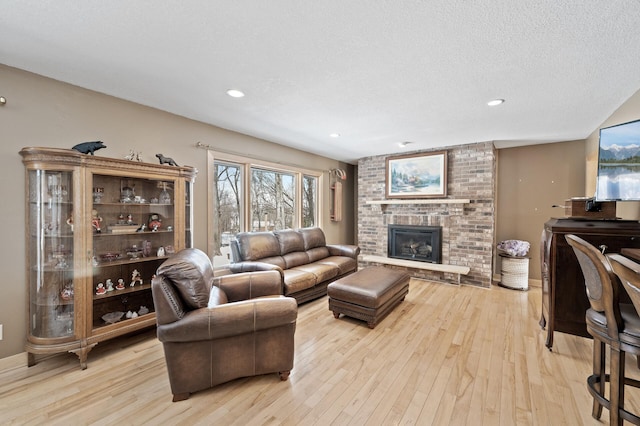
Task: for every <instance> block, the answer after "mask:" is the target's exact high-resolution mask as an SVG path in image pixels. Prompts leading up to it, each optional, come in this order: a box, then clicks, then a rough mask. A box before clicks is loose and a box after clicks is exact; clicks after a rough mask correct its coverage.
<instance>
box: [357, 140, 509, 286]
mask: <svg viewBox="0 0 640 426" xmlns="http://www.w3.org/2000/svg"><path fill="white" fill-rule="evenodd" d="M444 149H446V151H447V159H448V172H447V174H448V182H447V194H448V195H447V198H448V199H468V200H469V202H468V203H467V202H465V203H438V202H437V200H430V203H429V204H421V203H420V200H417V201H416V202H412V200H402V201H401V202H396V200H386V201H385V202H386V204H371V202H380V201H383V200H385V170H386V168H385V167H386V158H387V156H384V155H383V156H376V157H367V158H363V159H361V160H360V161H359V162H358V245H359V246H360V249H361V253H362V254H363V255H376V256H387V250H388V227H389V225H411V226H426V227H441V229H442V232H441V253H440V256H441V263H442V264H448V265H462V266H469V267H470V268H471V270H470V272H469V274H467V275H463V276H462V277H461V281H462V283H465V284H472V285H477V286H482V287H489V286H491V277H492V265H493V253H494V249H493V247H494V230H495V220H494V219H495V218H494V207H495V201H494V198H495V181H496V177H495V152H494V148H493V143H491V142H482V143H477V144H468V145H460V146H454V147H448V148H444ZM440 150H442V149H438V151H440ZM403 154H404V153H403ZM360 266H361V267H364V266H367V262H362V261H361V265H360ZM394 268H402V267H397V266H394ZM405 269H408V271H409V272H410V273H411V275H412V276H414V277H418V278H425V279H432V280H436V281H453V280H454V278H455V277H454V276H453V275H451V274H448V273H446V272H438V271H429V270H423V269H413V268H405ZM450 275H451V276H450Z"/></svg>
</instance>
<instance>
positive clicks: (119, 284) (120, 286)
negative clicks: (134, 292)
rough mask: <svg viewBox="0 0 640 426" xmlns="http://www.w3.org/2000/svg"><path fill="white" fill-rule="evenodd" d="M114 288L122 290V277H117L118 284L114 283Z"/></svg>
mask: <svg viewBox="0 0 640 426" xmlns="http://www.w3.org/2000/svg"><path fill="white" fill-rule="evenodd" d="M116 290H124V280H123V279H122V278H120V279H118V284H116Z"/></svg>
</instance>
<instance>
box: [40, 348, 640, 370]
mask: <svg viewBox="0 0 640 426" xmlns="http://www.w3.org/2000/svg"><path fill="white" fill-rule="evenodd" d="M638 359H639V360H640V358H638ZM638 362H640V361H638ZM34 365H36V354H34V353H31V352H27V367H33V366H34Z"/></svg>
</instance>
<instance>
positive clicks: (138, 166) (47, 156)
mask: <svg viewBox="0 0 640 426" xmlns="http://www.w3.org/2000/svg"><path fill="white" fill-rule="evenodd" d="M20 155H21V156H22V162H23V163H24V164H25V165H27V166H31V167H36V168H38V167H43V165H45V164H47V165H49V166H50V165H51V164H56V163H57V164H61V165H67V166H86V167H93V168H104V169H108V170H109V171H110V172H113V171H114V170H121V171H135V172H138V173H139V172H141V171H142V172H146V173H160V174H163V175H170V176H176V177H178V176H180V177H188V178H190V179H192V180H193V179H194V178H195V176H196V174H197V173H198V170H197V169H196V168H195V167H191V166H169V165H164V164H152V163H143V162H138V161H131V160H125V159H120V158H107V157H99V156H95V155H90V154H82V153H81V152H78V151H75V150H73V149H63V148H41V147H27V148H22V150H21V151H20Z"/></svg>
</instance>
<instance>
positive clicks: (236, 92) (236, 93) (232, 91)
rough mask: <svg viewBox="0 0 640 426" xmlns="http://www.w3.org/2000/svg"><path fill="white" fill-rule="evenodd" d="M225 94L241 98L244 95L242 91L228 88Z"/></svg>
mask: <svg viewBox="0 0 640 426" xmlns="http://www.w3.org/2000/svg"><path fill="white" fill-rule="evenodd" d="M227 95H229V96H231V97H232V98H242V97H243V96H244V92H242V91H240V90H236V89H229V90H227Z"/></svg>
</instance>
